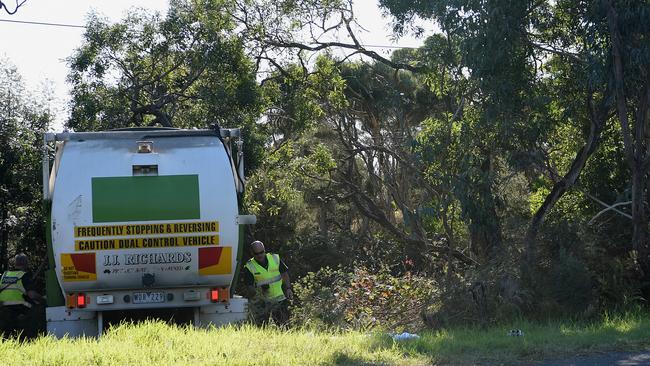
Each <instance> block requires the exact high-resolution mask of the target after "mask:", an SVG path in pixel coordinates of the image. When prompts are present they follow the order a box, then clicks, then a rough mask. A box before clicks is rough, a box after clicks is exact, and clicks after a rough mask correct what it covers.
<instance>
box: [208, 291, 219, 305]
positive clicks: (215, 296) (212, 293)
mask: <svg viewBox="0 0 650 366" xmlns="http://www.w3.org/2000/svg"><path fill="white" fill-rule="evenodd" d="M210 301H212V302H217V301H219V289H218V288H213V289H210Z"/></svg>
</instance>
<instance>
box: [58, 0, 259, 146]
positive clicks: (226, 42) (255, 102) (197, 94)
mask: <svg viewBox="0 0 650 366" xmlns="http://www.w3.org/2000/svg"><path fill="white" fill-rule="evenodd" d="M229 6H230V5H228V4H227V3H225V2H222V1H218V0H214V1H212V0H209V1H208V0H206V1H176V2H174V4H173V6H172V7H171V8H170V10H169V12H168V14H167V15H166V17H164V18H163V17H161V16H160V15H159V14H150V13H147V12H145V11H143V10H133V11H132V12H131V13H130V14H129V16H127V17H126V18H125V19H124V20H123V21H122V22H119V23H116V24H112V25H111V24H108V23H107V22H106V21H105V20H103V19H101V18H100V17H99V16H98V15H96V14H93V15H91V16H90V18H89V21H88V26H87V31H86V33H85V34H84V41H83V44H82V46H81V47H80V48H78V49H77V50H76V51H75V54H74V55H73V56H72V57H70V58H69V59H68V62H69V64H70V68H71V71H70V74H69V77H68V80H69V82H70V83H71V84H72V102H71V116H70V120H69V121H68V123H67V125H68V127H71V128H73V129H76V130H84V131H88V130H106V129H111V128H121V127H137V126H147V125H162V126H174V127H184V128H189V127H206V126H208V125H210V124H212V123H216V122H218V123H219V124H221V125H222V126H226V127H233V126H247V127H249V128H250V129H251V130H254V121H255V119H256V118H257V116H258V115H259V113H260V111H261V96H260V92H259V90H258V85H257V82H256V80H255V74H254V72H253V64H252V63H251V61H250V60H249V59H248V57H247V56H246V55H245V53H244V48H243V44H242V42H241V40H240V39H239V37H238V36H237V35H236V34H235V33H234V23H233V22H232V19H231V18H229V16H228V13H229V12H228V7H229ZM249 133H250V132H249ZM255 140H257V139H255Z"/></svg>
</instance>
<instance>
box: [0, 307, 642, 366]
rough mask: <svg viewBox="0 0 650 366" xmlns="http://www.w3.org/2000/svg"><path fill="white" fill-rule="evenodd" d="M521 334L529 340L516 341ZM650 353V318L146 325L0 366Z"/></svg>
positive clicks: (41, 344)
mask: <svg viewBox="0 0 650 366" xmlns="http://www.w3.org/2000/svg"><path fill="white" fill-rule="evenodd" d="M511 328H519V329H522V330H523V331H524V336H523V337H509V336H507V335H506V334H507V331H508V330H509V329H511ZM648 346H650V314H641V313H635V314H626V315H622V316H615V317H605V318H604V319H603V320H601V321H599V322H594V323H591V324H577V323H570V322H549V323H546V324H539V323H530V322H526V321H519V322H515V323H512V324H505V325H503V326H499V327H494V328H492V329H489V330H478V329H472V328H465V329H451V330H445V331H438V332H429V333H422V334H421V338H419V339H414V340H408V341H397V342H396V341H393V340H392V338H391V337H390V336H388V335H386V334H385V333H374V334H367V333H365V334H364V333H359V332H336V331H334V332H317V331H309V330H289V331H282V330H279V329H276V328H266V329H260V328H256V327H252V326H241V327H225V328H220V329H211V330H194V329H192V328H191V327H179V326H172V325H167V324H164V323H162V322H145V323H141V324H137V325H130V324H126V325H120V326H117V327H113V328H112V329H111V330H110V331H108V332H107V333H106V334H105V335H104V336H103V337H101V338H100V339H99V340H96V339H92V338H78V339H67V338H66V339H61V340H57V339H55V338H53V337H41V338H39V339H36V340H34V341H30V342H19V341H17V340H14V339H9V340H3V341H0V365H32V364H38V365H75V366H78V365H125V364H146V365H148V364H150V365H154V366H160V365H265V366H266V365H431V364H439V363H442V364H477V363H478V364H480V363H490V364H494V363H497V364H509V363H520V362H522V361H531V360H540V359H545V358H562V357H565V356H567V357H568V356H575V355H577V354H587V353H592V352H601V351H610V350H619V351H620V350H639V349H643V348H644V347H648Z"/></svg>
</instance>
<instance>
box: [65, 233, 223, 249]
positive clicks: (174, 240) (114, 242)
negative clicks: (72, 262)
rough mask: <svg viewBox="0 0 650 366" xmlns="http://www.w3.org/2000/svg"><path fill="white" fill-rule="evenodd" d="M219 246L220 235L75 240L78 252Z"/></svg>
mask: <svg viewBox="0 0 650 366" xmlns="http://www.w3.org/2000/svg"><path fill="white" fill-rule="evenodd" d="M210 245H219V235H195V236H165V237H156V238H124V239H94V240H75V241H74V249H75V250H76V251H85V250H116V249H140V248H169V247H189V246H210Z"/></svg>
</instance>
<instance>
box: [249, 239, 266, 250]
mask: <svg viewBox="0 0 650 366" xmlns="http://www.w3.org/2000/svg"><path fill="white" fill-rule="evenodd" d="M256 245H261V246H264V243H262V242H261V241H259V240H255V241H254V242H252V243H251V248H252V247H254V246H256Z"/></svg>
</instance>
